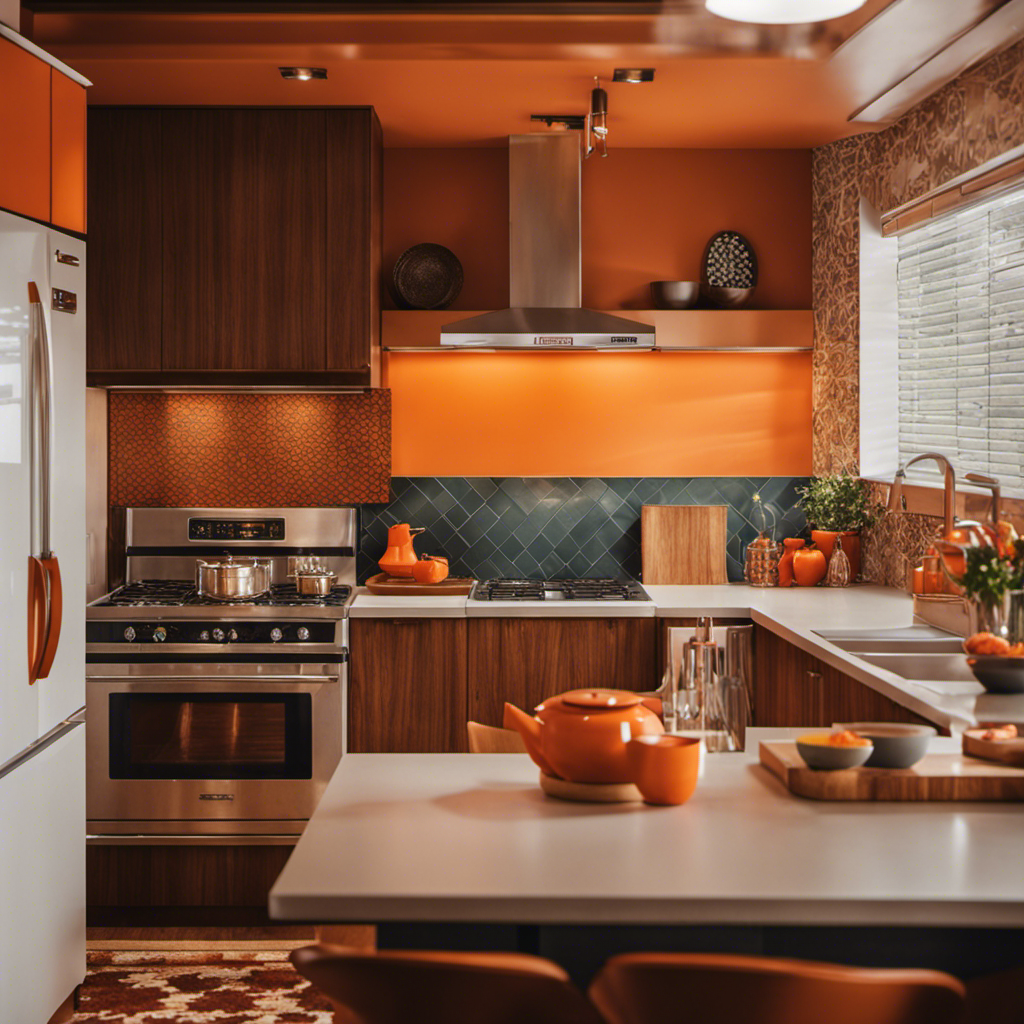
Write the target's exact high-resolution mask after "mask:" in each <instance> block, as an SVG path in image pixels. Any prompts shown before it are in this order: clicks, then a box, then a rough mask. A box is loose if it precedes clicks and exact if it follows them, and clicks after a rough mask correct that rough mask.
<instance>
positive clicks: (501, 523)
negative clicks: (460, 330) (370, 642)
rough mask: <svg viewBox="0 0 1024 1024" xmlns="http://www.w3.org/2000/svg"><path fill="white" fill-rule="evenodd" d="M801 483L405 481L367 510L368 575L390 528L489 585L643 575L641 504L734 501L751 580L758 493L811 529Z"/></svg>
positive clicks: (737, 565)
mask: <svg viewBox="0 0 1024 1024" xmlns="http://www.w3.org/2000/svg"><path fill="white" fill-rule="evenodd" d="M805 483H806V479H805V478H800V477H584V478H580V477H572V478H569V477H557V478H543V477H395V478H394V479H393V480H392V481H391V491H392V493H391V498H390V500H389V502H388V503H387V504H382V505H369V506H364V507H363V509H362V511H361V520H362V522H361V543H360V550H359V564H358V571H359V579H360V582H365V580H366V579H367V577H369V576H372V575H374V574H375V573H376V572H378V571H379V570H378V568H377V560H378V559H379V558H380V557H381V555H382V554H383V553H384V549H385V547H386V542H387V531H388V527H389V526H391V525H393V524H394V523H402V522H407V523H411V524H412V525H413V526H422V527H425V528H426V532H425V533H423V534H421V535H420V536H419V537H418V538H417V539H416V550H417V551H418V552H419V553H420V554H425V555H430V554H443V555H447V556H448V559H449V562H450V565H451V570H452V575H455V576H473V577H476V578H477V579H487V578H491V577H496V576H503V577H506V578H508V577H525V578H528V579H529V578H533V579H541V578H544V577H549V578H573V577H580V576H606V577H619V578H630V579H639V578H640V507H641V506H642V505H645V504H663V505H728V506H729V515H728V525H727V530H728V543H727V546H726V560H727V563H728V570H729V578H730V579H731V580H739V579H742V576H743V572H742V560H743V552H744V549H745V548H746V545H747V544H748V543H749V542H750V541H751V540H753V538H754V537H756V536H757V530H756V529H755V528H754V526H753V525H752V524H751V522H750V518H749V517H750V514H751V510H752V507H753V496H754V494H755V493H758V492H759V493H760V495H761V498H762V500H763V501H764V502H765V503H766V504H770V505H771V506H772V508H773V510H774V511H775V512H776V515H777V518H778V527H777V529H776V536H778V537H784V536H785V537H791V536H794V535H796V534H798V533H799V532H800V531H801V530H802V529H803V527H804V525H805V521H804V515H803V512H802V511H801V510H800V509H799V508H797V507H796V500H797V493H796V489H797V488H798V487H800V486H802V485H803V484H805Z"/></svg>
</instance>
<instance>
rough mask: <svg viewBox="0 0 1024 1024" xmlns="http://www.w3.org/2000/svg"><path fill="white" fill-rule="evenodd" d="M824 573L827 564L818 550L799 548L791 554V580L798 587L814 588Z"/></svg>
mask: <svg viewBox="0 0 1024 1024" xmlns="http://www.w3.org/2000/svg"><path fill="white" fill-rule="evenodd" d="M826 572H828V562H826V561H825V552H824V551H822V550H821V549H820V548H800V549H798V550H797V551H794V552H793V579H794V580H796V585H797V586H798V587H816V586H817V585H818V584H819V583H820V582H821V581H822V580H823V579H824V578H825V573H826Z"/></svg>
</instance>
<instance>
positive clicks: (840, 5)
mask: <svg viewBox="0 0 1024 1024" xmlns="http://www.w3.org/2000/svg"><path fill="white" fill-rule="evenodd" d="M864 3H865V0H705V3H704V6H705V7H707V9H708V10H709V11H710V12H711V13H712V14H717V15H718V17H719V18H728V19H729V20H730V21H748V22H753V23H754V24H758V25H805V24H808V23H810V22H816V21H829V20H830V19H831V18H841V17H842V16H843V15H844V14H850V13H852V12H853V11H855V10H857V9H858V8H859V7H863V6H864Z"/></svg>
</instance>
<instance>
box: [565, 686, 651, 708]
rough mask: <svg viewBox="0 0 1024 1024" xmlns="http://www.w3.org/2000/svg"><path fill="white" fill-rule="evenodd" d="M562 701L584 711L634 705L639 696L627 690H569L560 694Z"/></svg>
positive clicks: (637, 702) (637, 701)
mask: <svg viewBox="0 0 1024 1024" xmlns="http://www.w3.org/2000/svg"><path fill="white" fill-rule="evenodd" d="M562 703H563V704H566V705H568V706H569V707H571V708H582V709H584V710H586V711H610V710H612V709H615V708H631V707H634V706H635V705H637V704H639V703H640V698H639V697H638V696H637V695H636V694H635V693H631V692H630V691H629V690H570V691H569V692H568V693H563V694H562Z"/></svg>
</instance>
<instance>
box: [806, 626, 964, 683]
mask: <svg viewBox="0 0 1024 1024" xmlns="http://www.w3.org/2000/svg"><path fill="white" fill-rule="evenodd" d="M817 635H818V636H820V637H821V638H822V639H823V640H828V642H829V643H831V644H834V645H835V646H836V647H838V648H839V649H840V650H842V651H846V652H847V653H849V654H852V655H854V656H855V657H857V658H859V659H860V660H861V661H866V662H867V663H868V664H869V665H874V666H875V667H876V668H884V669H885V670H886V671H888V672H893V673H895V674H896V675H898V676H901V677H902V678H904V679H919V680H923V681H928V682H937V683H942V682H945V683H973V682H976V680H975V678H974V675H973V674H972V673H971V670H970V669H969V668H968V667H967V659H966V658H965V657H964V649H963V640H962V639H961V638H960V637H958V636H956V635H954V634H952V633H947V632H946V631H945V630H942V629H937V628H936V627H935V626H927V625H919V626H904V627H901V628H898V629H860V630H839V629H822V630H818V631H817Z"/></svg>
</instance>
